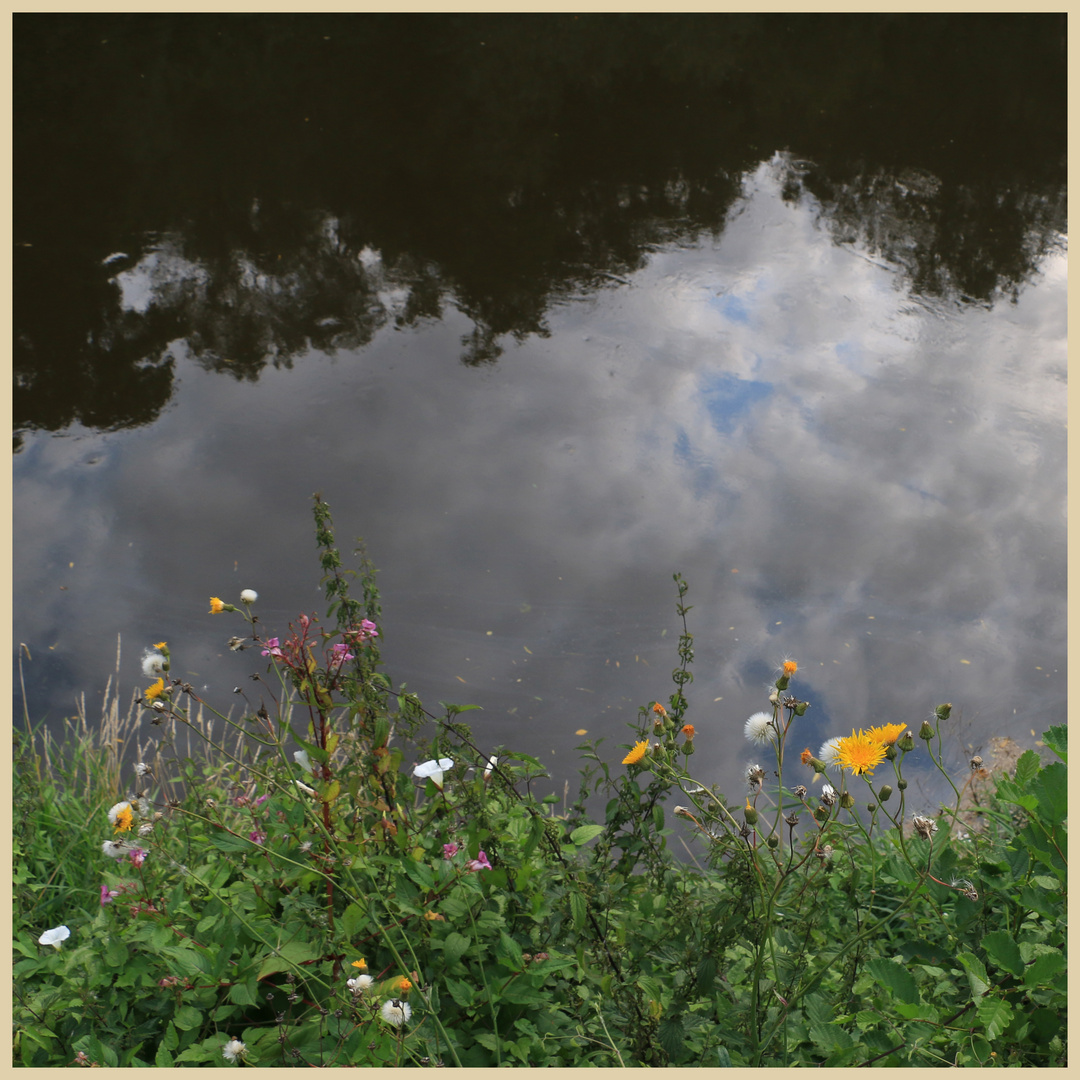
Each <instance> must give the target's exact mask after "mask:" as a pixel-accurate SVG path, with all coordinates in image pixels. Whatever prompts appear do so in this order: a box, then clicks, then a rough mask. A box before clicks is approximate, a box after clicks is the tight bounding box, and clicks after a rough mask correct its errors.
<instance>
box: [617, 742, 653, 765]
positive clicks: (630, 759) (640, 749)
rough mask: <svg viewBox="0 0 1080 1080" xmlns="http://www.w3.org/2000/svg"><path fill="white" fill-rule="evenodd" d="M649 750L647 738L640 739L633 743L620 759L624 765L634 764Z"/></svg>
mask: <svg viewBox="0 0 1080 1080" xmlns="http://www.w3.org/2000/svg"><path fill="white" fill-rule="evenodd" d="M648 752H649V741H648V739H641V740H639V741H638V742H636V743H634V748H633V750H631V751H630V753H629V754H627V755H626V757H624V758H623V759H622V763H623V764H624V765H636V764H637V763H638V762H639V761H640V760H641V759H642V758H643V757H644V756H645V755H646V754H647V753H648Z"/></svg>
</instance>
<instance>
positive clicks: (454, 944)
mask: <svg viewBox="0 0 1080 1080" xmlns="http://www.w3.org/2000/svg"><path fill="white" fill-rule="evenodd" d="M471 946H472V942H471V941H469V939H468V938H467V937H465V935H464V934H459V933H458V932H457V931H456V930H455V931H451V933H449V934H447V935H446V937H445V938H444V939H443V943H442V947H443V955H444V956H445V957H446V966H447V967H448V968H449V967H453V966H454V964H456V963H457V962H458V961H459V960H460V959H461V958H462V957H463V956H464V955H465V953H467V952H468V951H469V948H470V947H471Z"/></svg>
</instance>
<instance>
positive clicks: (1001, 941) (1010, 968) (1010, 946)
mask: <svg viewBox="0 0 1080 1080" xmlns="http://www.w3.org/2000/svg"><path fill="white" fill-rule="evenodd" d="M982 945H983V948H984V949H985V950H986V955H987V956H989V957H990V959H991V961H992V962H993V963H994V964H996V965H997V966H998V967H999V968H1001V969H1002V970H1004V971H1007V972H1009V974H1010V975H1023V974H1024V958H1023V957H1022V956H1021V955H1020V947H1019V946H1018V945H1017V944H1016V939H1015V938H1014V937H1013V936H1012V934H1009V933H1006V931H1004V930H995V931H993V933H990V934H987V935H986V937H984V938H983V941H982Z"/></svg>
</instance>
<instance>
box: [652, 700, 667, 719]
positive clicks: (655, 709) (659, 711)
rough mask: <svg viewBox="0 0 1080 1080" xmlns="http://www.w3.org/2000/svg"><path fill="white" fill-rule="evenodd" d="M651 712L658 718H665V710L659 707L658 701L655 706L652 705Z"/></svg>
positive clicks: (661, 706)
mask: <svg viewBox="0 0 1080 1080" xmlns="http://www.w3.org/2000/svg"><path fill="white" fill-rule="evenodd" d="M652 711H653V712H654V713H657V714H658V715H659V716H667V709H665V708H664V706H663V705H661V704H660V702H659V701H658V702H656V704H655V705H653V707H652Z"/></svg>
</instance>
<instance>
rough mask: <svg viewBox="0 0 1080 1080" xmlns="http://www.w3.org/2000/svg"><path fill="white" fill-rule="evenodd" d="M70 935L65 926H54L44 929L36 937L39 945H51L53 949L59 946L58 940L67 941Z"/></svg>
mask: <svg viewBox="0 0 1080 1080" xmlns="http://www.w3.org/2000/svg"><path fill="white" fill-rule="evenodd" d="M69 937H71V931H70V930H69V929H68V928H67V927H66V926H55V927H53V929H52V930H46V931H45V933H44V934H42V935H41V937H39V938H38V944H39V945H51V946H52V947H53V948H54V949H59V948H60V942H62V941H67V939H68V938H69Z"/></svg>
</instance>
